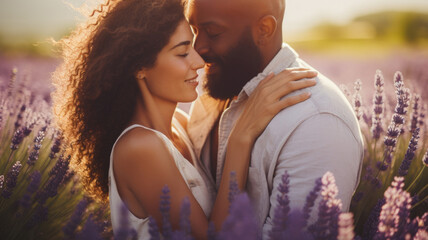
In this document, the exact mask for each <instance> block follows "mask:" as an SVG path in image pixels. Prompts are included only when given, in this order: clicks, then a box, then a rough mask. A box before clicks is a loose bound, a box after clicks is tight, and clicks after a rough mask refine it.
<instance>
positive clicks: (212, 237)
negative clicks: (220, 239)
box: [207, 222, 217, 240]
mask: <svg viewBox="0 0 428 240" xmlns="http://www.w3.org/2000/svg"><path fill="white" fill-rule="evenodd" d="M207 238H208V240H216V239H217V232H216V230H215V226H214V223H213V222H210V223H209V224H208V230H207Z"/></svg>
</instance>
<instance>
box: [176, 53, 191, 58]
mask: <svg viewBox="0 0 428 240" xmlns="http://www.w3.org/2000/svg"><path fill="white" fill-rule="evenodd" d="M188 55H189V53H183V54H178V55H177V56H179V57H183V58H185V57H187V56H188Z"/></svg>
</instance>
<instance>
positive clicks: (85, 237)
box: [76, 215, 103, 240]
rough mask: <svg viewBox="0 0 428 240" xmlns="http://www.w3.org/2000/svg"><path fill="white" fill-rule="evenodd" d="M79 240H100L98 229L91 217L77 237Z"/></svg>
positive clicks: (90, 216)
mask: <svg viewBox="0 0 428 240" xmlns="http://www.w3.org/2000/svg"><path fill="white" fill-rule="evenodd" d="M76 239H79V240H102V239H103V238H102V237H101V235H100V227H99V226H98V225H97V224H96V223H95V222H94V221H93V220H92V215H89V217H88V220H86V223H85V225H84V226H83V229H82V231H81V232H80V233H79V234H78V235H77V238H76Z"/></svg>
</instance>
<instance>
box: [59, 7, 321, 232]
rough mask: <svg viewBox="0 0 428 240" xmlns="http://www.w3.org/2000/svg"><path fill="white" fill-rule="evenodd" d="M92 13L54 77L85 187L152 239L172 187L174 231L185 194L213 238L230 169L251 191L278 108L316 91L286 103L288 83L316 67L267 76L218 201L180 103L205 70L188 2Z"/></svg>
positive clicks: (199, 225) (234, 139)
mask: <svg viewBox="0 0 428 240" xmlns="http://www.w3.org/2000/svg"><path fill="white" fill-rule="evenodd" d="M94 14H98V15H97V16H96V17H95V16H93V17H92V18H91V19H92V21H91V19H90V20H89V22H88V23H87V24H86V25H84V26H82V27H80V28H79V29H78V30H76V31H75V32H74V33H73V34H72V35H71V36H70V37H69V38H67V39H65V40H63V41H62V44H63V51H64V63H63V64H62V65H61V67H59V68H58V69H57V70H56V72H55V73H54V76H53V77H54V80H55V81H54V82H55V84H56V87H57V90H56V92H55V93H54V101H55V113H56V115H57V117H58V123H59V126H60V127H61V129H62V130H63V132H64V135H65V137H66V138H67V139H68V141H70V143H71V147H72V153H74V156H73V159H74V160H75V162H76V165H78V167H77V169H78V170H79V171H80V172H81V173H82V176H83V177H84V182H85V186H87V187H88V190H90V192H91V193H93V194H94V195H96V196H99V197H101V198H104V199H106V197H107V194H110V199H109V200H110V206H111V217H112V224H113V229H114V230H116V228H117V227H118V214H119V208H120V206H121V204H122V202H124V203H125V205H126V206H127V208H128V209H129V218H130V224H131V226H132V227H133V228H134V229H135V230H137V232H138V234H139V238H141V239H146V238H148V237H149V235H148V220H147V219H148V216H153V217H154V218H155V220H156V222H158V223H160V224H162V221H161V213H160V211H159V199H160V195H161V192H162V191H161V190H162V188H163V187H164V186H165V185H167V186H168V187H169V189H170V196H171V209H170V215H171V222H172V224H173V227H177V226H178V222H179V209H180V205H181V202H182V200H183V199H184V198H186V197H187V198H188V199H189V201H190V206H191V207H190V208H191V215H190V222H191V227H192V234H193V235H194V236H195V237H196V238H197V239H203V238H206V232H207V231H206V230H207V226H208V221H214V223H215V224H216V226H221V223H222V222H223V220H224V217H225V216H226V215H227V211H228V206H229V205H228V204H229V203H228V200H227V195H228V184H227V183H228V182H229V175H230V172H231V171H235V172H236V173H237V181H238V185H239V188H240V189H243V188H244V184H245V181H246V172H247V171H248V165H249V155H250V151H251V147H252V145H253V143H254V141H255V139H256V137H257V136H258V135H259V134H260V133H261V132H262V131H263V129H264V128H265V127H266V125H267V124H268V123H269V121H270V120H271V118H272V117H273V116H274V115H275V114H276V113H277V112H278V111H280V110H281V109H283V108H285V107H287V106H290V105H293V104H296V103H298V102H301V101H303V100H305V99H307V98H308V97H309V95H308V94H301V95H298V96H295V97H290V98H288V99H286V100H279V99H280V98H281V97H282V96H284V95H286V94H288V93H289V92H290V90H289V89H301V88H304V87H309V86H313V85H314V84H315V82H314V81H311V80H303V81H298V82H297V81H294V80H298V79H302V78H311V77H314V76H315V75H316V73H314V72H312V71H307V69H296V70H295V71H294V72H293V73H291V74H279V75H278V76H275V77H274V76H273V74H271V75H269V76H268V77H267V78H266V79H265V80H263V81H262V83H261V84H260V85H259V87H258V88H257V90H256V91H255V93H254V94H253V95H252V96H251V97H250V100H249V101H248V104H247V105H246V108H245V110H244V112H243V113H242V115H241V117H240V118H239V120H238V123H237V124H236V127H235V128H234V130H233V131H232V134H231V137H230V139H229V143H228V152H227V155H226V164H225V167H224V170H223V172H224V174H223V176H224V177H223V178H222V184H221V187H220V189H219V190H218V193H217V197H216V198H215V202H214V197H213V196H212V190H211V189H212V186H210V182H209V181H208V180H207V175H206V172H204V171H203V169H202V168H200V166H199V165H198V161H197V159H196V157H195V155H194V153H193V150H192V146H191V143H190V141H189V139H188V137H187V134H186V132H185V128H186V124H187V122H186V119H187V118H186V116H185V114H183V113H182V112H180V111H176V107H177V103H178V102H190V101H193V100H195V99H196V98H197V92H196V86H197V85H198V81H197V77H198V74H197V70H198V69H200V68H202V67H203V66H204V62H203V60H202V59H201V57H200V56H199V55H198V54H197V53H196V51H195V50H194V49H193V47H192V39H193V35H192V32H191V30H190V27H189V25H188V23H187V22H186V21H185V18H184V15H183V6H182V4H181V3H180V1H179V0H121V1H107V2H106V3H105V4H103V5H102V6H101V7H100V8H99V9H98V10H97V11H94ZM273 89H275V90H277V89H282V90H281V91H273ZM272 92H276V93H275V94H277V95H275V96H272V94H271V93H272ZM267 95H271V97H270V98H267ZM267 99H272V100H267ZM264 109H270V110H271V111H262V110H264ZM260 112H269V114H264V115H261V116H260V114H259V113H260ZM109 180H110V182H109ZM211 212H213V213H215V214H211Z"/></svg>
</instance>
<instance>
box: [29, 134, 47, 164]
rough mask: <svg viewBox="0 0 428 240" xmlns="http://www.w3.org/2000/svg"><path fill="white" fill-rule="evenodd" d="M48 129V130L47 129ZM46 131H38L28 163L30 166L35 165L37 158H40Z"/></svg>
mask: <svg viewBox="0 0 428 240" xmlns="http://www.w3.org/2000/svg"><path fill="white" fill-rule="evenodd" d="M45 131H46V130H45ZM45 131H43V130H40V131H39V132H38V133H37V136H36V137H35V138H34V147H33V150H32V151H31V152H30V154H29V156H28V161H27V164H28V165H30V166H34V164H35V163H36V161H37V159H38V158H39V150H40V148H41V147H42V142H43V139H44V138H45Z"/></svg>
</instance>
